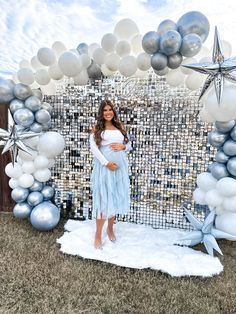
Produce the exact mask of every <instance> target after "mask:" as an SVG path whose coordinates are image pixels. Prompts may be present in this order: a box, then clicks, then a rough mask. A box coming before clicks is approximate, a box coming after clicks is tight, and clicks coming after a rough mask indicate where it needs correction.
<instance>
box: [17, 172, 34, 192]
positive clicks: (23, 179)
mask: <svg viewBox="0 0 236 314" xmlns="http://www.w3.org/2000/svg"><path fill="white" fill-rule="evenodd" d="M18 183H19V186H21V187H22V188H26V189H27V188H29V187H31V185H32V184H33V183H34V177H33V176H32V175H31V174H28V173H23V174H22V175H21V176H20V177H19V178H18Z"/></svg>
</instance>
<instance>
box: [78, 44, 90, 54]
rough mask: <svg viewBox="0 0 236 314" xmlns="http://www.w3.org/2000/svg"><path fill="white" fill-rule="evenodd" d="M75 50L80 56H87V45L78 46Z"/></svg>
mask: <svg viewBox="0 0 236 314" xmlns="http://www.w3.org/2000/svg"><path fill="white" fill-rule="evenodd" d="M76 49H77V51H78V53H79V54H80V55H82V54H88V45H87V44H86V43H81V44H79V45H78V46H77V48H76Z"/></svg>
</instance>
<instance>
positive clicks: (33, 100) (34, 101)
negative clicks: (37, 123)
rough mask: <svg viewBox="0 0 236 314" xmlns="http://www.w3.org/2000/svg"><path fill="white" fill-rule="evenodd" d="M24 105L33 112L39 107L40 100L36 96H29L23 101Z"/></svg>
mask: <svg viewBox="0 0 236 314" xmlns="http://www.w3.org/2000/svg"><path fill="white" fill-rule="evenodd" d="M25 107H26V108H28V109H29V110H31V111H33V112H35V111H37V110H39V109H40V108H41V101H40V100H39V99H38V97H36V96H30V97H28V98H27V99H26V101H25Z"/></svg>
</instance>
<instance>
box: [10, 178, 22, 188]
mask: <svg viewBox="0 0 236 314" xmlns="http://www.w3.org/2000/svg"><path fill="white" fill-rule="evenodd" d="M8 184H9V186H10V188H12V189H15V188H17V187H18V186H19V183H18V180H17V179H14V178H11V179H10V180H9V182H8Z"/></svg>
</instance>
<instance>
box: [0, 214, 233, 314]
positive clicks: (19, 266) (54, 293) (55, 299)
mask: <svg viewBox="0 0 236 314" xmlns="http://www.w3.org/2000/svg"><path fill="white" fill-rule="evenodd" d="M65 222H66V221H65V220H62V221H61V222H60V224H59V226H58V227H57V228H56V229H54V230H53V231H50V232H38V231H36V230H35V229H33V227H32V226H31V224H30V223H29V222H28V221H22V220H16V219H15V218H13V217H12V215H11V214H4V213H1V214H0V313H3V314H8V313H17V314H20V313H23V314H27V313H32V314H34V313H44V314H50V313H62V314H64V313H112V314H116V313H122V314H123V313H137V314H142V313H145V314H149V313H171V314H172V313H180V314H184V313H186V314H187V313H188V314H190V313H199V314H203V313H207V314H211V313H214V314H215V313H224V314H227V313H236V242H230V241H226V240H221V241H219V244H220V247H221V249H222V251H223V253H224V256H222V257H220V260H221V263H222V264H223V265H224V271H223V272H222V273H221V274H220V275H219V276H215V277H213V278H200V277H183V278H172V277H171V276H169V275H167V274H163V273H161V272H157V271H154V270H151V269H145V270H135V269H129V268H123V267H118V266H114V265H111V264H107V263H103V262H97V261H93V260H86V259H82V258H79V257H77V256H69V255H64V254H62V253H61V252H60V251H59V245H58V244H57V243H56V239H57V238H59V237H60V236H61V235H62V234H63V226H64V224H65ZM197 248H198V249H201V250H203V247H202V246H199V247H197Z"/></svg>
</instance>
